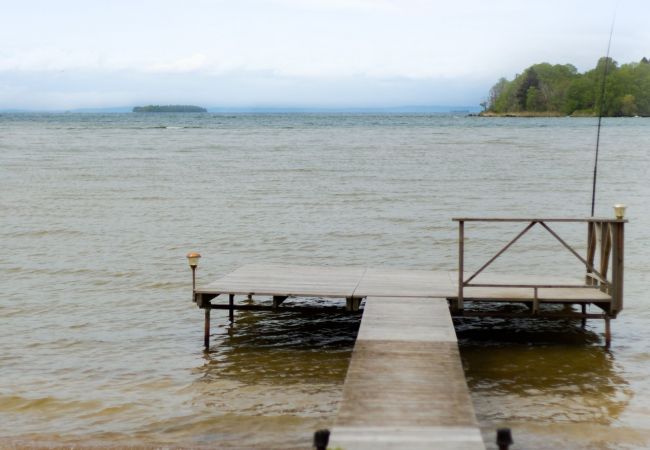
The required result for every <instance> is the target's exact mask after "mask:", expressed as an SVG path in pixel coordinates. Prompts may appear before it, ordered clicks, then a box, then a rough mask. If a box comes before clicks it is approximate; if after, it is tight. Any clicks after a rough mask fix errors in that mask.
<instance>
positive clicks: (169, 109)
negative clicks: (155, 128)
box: [133, 105, 208, 113]
mask: <svg viewBox="0 0 650 450" xmlns="http://www.w3.org/2000/svg"><path fill="white" fill-rule="evenodd" d="M133 112H135V113H160V112H162V113H204V112H208V110H207V109H205V108H201V107H200V106H194V105H147V106H136V107H134V108H133Z"/></svg>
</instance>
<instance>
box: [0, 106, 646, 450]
mask: <svg viewBox="0 0 650 450" xmlns="http://www.w3.org/2000/svg"><path fill="white" fill-rule="evenodd" d="M595 126H596V121H595V119H576V118H553V119H514V118H513V119H505V118H502V119H488V118H474V117H454V116H438V115H323V114H313V115H309V114H305V115H297V114H295V115H282V114H269V115H245V114H244V115H211V114H199V115H192V114H183V115H174V114H163V115H156V114H151V115H146V114H143V115H135V114H108V115H100V114H84V115H76V114H43V115H38V114H29V115H27V114H18V115H11V114H2V115H0V192H1V196H0V225H1V226H0V243H1V246H2V249H3V251H2V252H0V274H1V275H0V292H1V294H0V447H3V446H4V447H10V448H21V447H30V446H43V447H48V448H58V447H70V446H76V447H84V446H105V447H122V446H132V447H137V448H149V447H164V446H167V447H193V448H201V447H219V448H250V447H256V448H303V449H304V448H310V445H311V436H312V433H313V431H314V430H316V429H318V428H321V427H327V426H330V425H331V424H332V421H333V418H334V417H335V415H336V411H337V407H338V402H339V400H340V398H341V391H342V385H343V381H344V377H345V373H346V370H347V365H348V362H349V359H350V355H351V351H352V348H353V345H354V339H355V334H356V331H357V329H358V325H359V323H358V317H352V316H346V315H340V316H332V315H315V316H313V315H309V316H307V315H305V316H303V315H299V314H290V313H279V314H270V313H269V314H266V313H257V314H254V313H245V312H239V313H238V314H237V320H236V324H235V326H234V327H233V328H230V327H228V322H227V318H226V314H225V313H218V312H214V313H213V319H212V322H213V332H214V335H213V337H212V348H211V351H210V353H209V354H206V353H204V352H203V348H202V337H203V336H202V325H203V315H202V312H201V311H200V310H198V309H197V308H196V306H195V305H194V304H193V303H192V302H191V275H190V271H189V269H188V267H187V262H186V260H185V254H186V253H187V252H188V251H190V250H194V251H199V252H201V253H202V254H203V258H202V260H201V265H200V267H199V270H198V280H199V283H201V282H208V281H212V280H213V279H215V278H217V277H219V276H220V275H223V274H225V273H227V272H229V271H231V270H234V269H235V268H237V267H239V266H241V265H243V264H247V263H253V262H267V263H279V262H283V263H294V264H321V265H323V264H325V265H360V266H394V267H401V268H413V269H436V270H446V269H449V270H453V269H455V264H456V261H457V259H456V254H457V253H456V245H457V244H456V236H457V230H456V228H455V226H454V225H455V224H454V223H453V222H452V221H451V218H452V217H455V216H542V217H549V216H551V217H557V216H560V217H571V216H578V217H586V216H587V215H588V214H589V208H590V196H591V175H592V164H593V157H594V145H595V140H596V128H595ZM649 150H650V121H649V120H648V119H607V120H605V121H604V125H603V131H602V137H601V159H600V166H599V179H598V197H597V208H596V209H597V214H596V215H602V216H607V217H611V216H612V209H611V205H613V204H614V203H618V202H623V203H626V204H627V205H628V207H629V209H628V218H629V220H630V223H629V224H628V225H627V229H626V274H625V276H626V279H625V282H626V285H625V293H626V296H625V302H626V303H625V310H624V311H623V313H622V314H621V315H620V316H619V318H618V319H616V320H615V321H613V322H612V326H613V346H612V348H611V350H610V351H606V350H604V348H603V341H602V331H603V324H602V321H593V322H589V323H588V326H587V329H586V330H584V331H583V330H581V329H580V328H579V324H575V323H570V322H535V323H531V322H526V321H500V320H486V321H478V322H477V321H468V322H458V323H457V332H458V335H459V340H460V350H461V355H462V358H463V364H464V366H465V370H466V376H467V379H468V383H469V386H470V390H471V393H472V397H473V400H474V404H475V408H476V412H477V416H478V419H479V421H480V424H481V427H482V430H483V432H484V438H485V440H486V442H487V444H488V446H489V448H494V444H493V441H494V430H495V428H497V427H500V426H509V427H511V428H513V434H514V439H515V442H516V444H517V448H519V449H556V448H572V449H607V450H613V449H641V448H648V447H650V377H649V376H648V375H649V374H650V348H649V347H648V342H650V341H649V338H650V327H648V323H649V319H650V302H649V300H648V298H647V292H648V282H649V281H650V257H649V256H648V254H650V209H648V207H647V201H648V198H650V183H648V172H649V171H650V153H649ZM518 228H519V226H517V227H514V228H513V227H509V226H505V227H501V228H499V227H498V226H494V225H483V226H479V225H476V226H472V227H470V228H469V230H468V232H469V240H468V255H467V264H468V265H469V267H470V268H475V269H476V268H478V267H479V266H480V265H481V264H482V263H483V262H484V261H485V258H487V257H489V256H490V255H491V254H492V253H494V252H496V251H497V250H498V249H499V248H500V245H503V244H505V243H506V242H507V241H508V240H509V239H510V238H511V235H510V234H507V233H515V232H516V231H518ZM558 229H559V230H560V231H561V233H562V235H563V236H567V239H569V240H570V241H571V242H572V243H575V244H576V246H577V247H579V248H582V249H584V241H585V229H584V228H583V227H582V226H577V227H576V226H575V225H573V226H565V227H558ZM503 230H505V231H506V232H507V233H506V234H505V235H504V234H501V231H503ZM542 231H543V230H542ZM531 251H532V252H534V255H535V256H534V257H530V255H531ZM506 255H507V258H506ZM506 255H504V260H503V261H502V262H500V263H499V264H497V265H496V267H495V268H494V269H495V270H503V271H513V270H519V271H521V272H522V273H533V272H535V271H542V272H545V273H546V272H548V273H558V274H561V275H564V274H567V273H577V274H580V273H581V272H580V271H581V268H580V264H579V263H578V262H577V260H574V259H573V257H572V256H571V255H570V254H568V252H566V251H565V250H563V249H562V247H561V246H559V244H557V243H554V241H552V240H549V238H548V237H546V236H545V235H544V234H543V233H542V232H541V231H539V230H538V231H537V233H536V234H533V235H532V236H531V237H530V239H528V240H525V241H524V242H522V243H521V245H519V244H518V245H517V246H515V247H513V249H512V252H509V253H508V254H506ZM594 312H596V311H595V310H594Z"/></svg>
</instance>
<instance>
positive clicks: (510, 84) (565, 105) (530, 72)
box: [481, 57, 650, 117]
mask: <svg viewBox="0 0 650 450" xmlns="http://www.w3.org/2000/svg"><path fill="white" fill-rule="evenodd" d="M605 73H607V76H606V78H605V85H604V90H603V84H602V83H603V76H604V75H605ZM603 92H604V95H603ZM603 99H604V101H603ZM601 102H602V114H603V116H608V117H620V116H646V117H648V116H650V61H648V59H647V58H645V57H644V58H643V59H642V60H641V61H640V62H638V63H629V64H623V65H621V66H619V65H618V63H617V62H616V61H614V60H613V59H611V58H601V59H600V60H599V61H598V64H597V65H596V67H595V68H594V69H591V70H589V71H587V72H585V73H578V70H577V69H576V68H575V67H574V66H573V65H571V64H564V65H562V64H556V65H551V64H548V63H541V64H534V65H532V66H530V67H529V68H527V69H526V70H524V72H523V73H522V74H518V75H516V76H515V78H514V80H512V81H508V80H507V79H505V78H501V79H500V80H499V81H498V82H497V83H496V84H495V85H494V86H493V87H492V89H491V90H490V94H489V97H488V99H487V101H486V102H485V103H483V104H482V105H483V106H484V107H485V108H486V110H485V111H484V112H483V113H481V114H482V115H487V116H489V115H515V116H560V115H562V116H565V115H571V116H596V115H598V114H599V112H600V110H601Z"/></svg>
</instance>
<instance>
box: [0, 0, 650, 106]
mask: <svg viewBox="0 0 650 450" xmlns="http://www.w3.org/2000/svg"><path fill="white" fill-rule="evenodd" d="M617 3H618V5H617ZM615 10H616V25H615V29H614V37H613V41H612V49H611V55H612V57H613V58H614V59H616V60H617V61H619V62H620V63H624V62H631V61H638V60H640V59H641V58H642V57H643V56H648V57H650V25H649V19H648V18H650V1H649V0H618V1H617V0H589V1H587V0H577V1H572V0H517V1H514V0H489V1H488V0H445V1H433V0H430V1H425V0H227V1H220V0H211V1H208V0H184V1H181V0H175V1H173V0H142V1H139V0H128V1H123V0H111V1H93V0H82V1H77V0H57V1H49V0H43V1H35V0H20V1H13V0H0V109H6V108H36V109H69V108H79V107H110V106H129V105H135V104H149V103H159V104H167V103H192V104H199V105H203V106H238V107H246V106H284V107H287V106H294V107H304V106H316V107H352V106H358V107H372V106H401V105H468V106H471V105H478V104H479V103H480V102H481V101H482V100H483V99H484V98H485V97H486V95H487V92H488V90H489V88H490V87H491V86H492V85H493V84H494V82H496V80H497V79H498V78H500V77H502V76H505V77H507V78H509V79H511V78H512V77H513V76H514V75H515V74H516V73H519V72H521V71H522V70H523V69H525V68H526V67H527V66H529V65H531V64H534V63H538V62H550V63H553V64H557V63H562V64H564V63H572V64H574V65H575V66H577V67H578V69H579V70H580V71H583V70H587V69H590V68H592V67H593V66H594V65H595V63H596V61H597V59H598V57H599V56H603V55H604V54H605V52H606V49H607V40H608V37H609V30H610V26H611V23H612V18H613V16H614V11H615Z"/></svg>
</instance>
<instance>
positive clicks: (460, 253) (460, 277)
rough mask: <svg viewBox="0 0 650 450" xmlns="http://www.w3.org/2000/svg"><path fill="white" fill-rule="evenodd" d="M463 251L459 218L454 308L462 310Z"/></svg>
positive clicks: (461, 222)
mask: <svg viewBox="0 0 650 450" xmlns="http://www.w3.org/2000/svg"><path fill="white" fill-rule="evenodd" d="M464 253H465V222H464V221H463V220H460V221H459V222H458V299H457V301H456V309H457V310H458V311H462V310H463V308H464V305H463V287H464V285H465V281H464V278H465V275H464V272H463V271H464V270H465V269H464V257H465V255H464Z"/></svg>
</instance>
